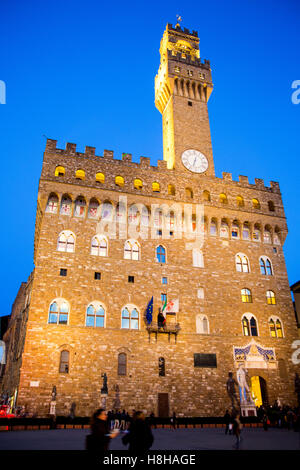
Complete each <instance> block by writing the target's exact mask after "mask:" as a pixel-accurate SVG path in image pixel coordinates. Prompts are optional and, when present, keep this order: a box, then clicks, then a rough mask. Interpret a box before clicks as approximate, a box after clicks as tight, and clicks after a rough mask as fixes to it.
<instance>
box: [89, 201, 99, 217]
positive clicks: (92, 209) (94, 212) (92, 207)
mask: <svg viewBox="0 0 300 470" xmlns="http://www.w3.org/2000/svg"><path fill="white" fill-rule="evenodd" d="M99 214H100V204H99V202H98V201H97V199H94V198H93V199H91V200H90V204H89V210H88V218H89V219H98V217H99Z"/></svg>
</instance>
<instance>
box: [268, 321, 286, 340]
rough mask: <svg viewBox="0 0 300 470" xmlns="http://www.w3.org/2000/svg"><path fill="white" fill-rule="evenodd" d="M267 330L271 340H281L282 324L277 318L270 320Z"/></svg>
mask: <svg viewBox="0 0 300 470" xmlns="http://www.w3.org/2000/svg"><path fill="white" fill-rule="evenodd" d="M269 328H270V335H271V336H272V338H283V331H282V324H281V321H280V319H279V318H278V317H272V318H270V320H269Z"/></svg>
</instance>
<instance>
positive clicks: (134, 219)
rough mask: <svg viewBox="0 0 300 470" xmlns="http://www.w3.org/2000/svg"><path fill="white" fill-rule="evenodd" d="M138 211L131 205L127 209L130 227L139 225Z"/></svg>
mask: <svg viewBox="0 0 300 470" xmlns="http://www.w3.org/2000/svg"><path fill="white" fill-rule="evenodd" d="M139 219H140V217H139V210H138V207H137V206H136V205H135V204H133V205H132V206H130V207H129V210H128V223H129V224H131V225H138V224H139Z"/></svg>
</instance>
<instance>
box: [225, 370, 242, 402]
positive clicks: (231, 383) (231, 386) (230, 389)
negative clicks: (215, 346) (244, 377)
mask: <svg viewBox="0 0 300 470" xmlns="http://www.w3.org/2000/svg"><path fill="white" fill-rule="evenodd" d="M236 385H237V386H238V383H237V381H236V380H235V379H234V377H233V374H232V372H229V373H228V380H227V382H226V388H227V393H228V395H229V398H230V400H231V406H232V411H234V410H235V406H234V403H236V404H237V406H238V407H239V401H238V398H237V396H236V389H235V386H236Z"/></svg>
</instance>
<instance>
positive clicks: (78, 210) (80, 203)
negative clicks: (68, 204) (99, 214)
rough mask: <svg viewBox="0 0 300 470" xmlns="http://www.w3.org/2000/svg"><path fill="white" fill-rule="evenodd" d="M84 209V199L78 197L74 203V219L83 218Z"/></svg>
mask: <svg viewBox="0 0 300 470" xmlns="http://www.w3.org/2000/svg"><path fill="white" fill-rule="evenodd" d="M85 208H86V202H85V199H84V198H83V197H81V196H79V197H78V198H77V199H76V201H75V209H74V217H84V216H85Z"/></svg>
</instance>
